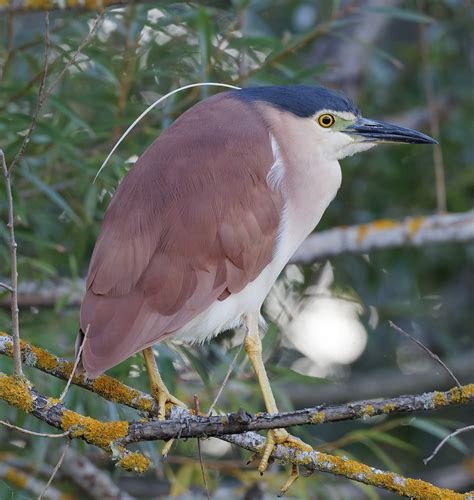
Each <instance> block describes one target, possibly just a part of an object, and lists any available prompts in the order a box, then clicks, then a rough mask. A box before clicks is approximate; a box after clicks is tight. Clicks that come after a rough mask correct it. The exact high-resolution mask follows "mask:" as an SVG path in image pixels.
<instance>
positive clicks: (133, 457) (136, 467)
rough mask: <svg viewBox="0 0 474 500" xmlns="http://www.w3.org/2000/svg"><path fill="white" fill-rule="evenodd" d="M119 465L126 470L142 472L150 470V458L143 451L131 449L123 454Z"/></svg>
mask: <svg viewBox="0 0 474 500" xmlns="http://www.w3.org/2000/svg"><path fill="white" fill-rule="evenodd" d="M117 465H119V466H120V467H122V468H123V469H125V470H128V471H131V472H138V473H139V474H142V473H143V472H146V471H147V470H148V467H149V466H150V460H148V458H147V457H145V455H142V454H141V453H137V452H132V451H129V452H127V453H125V454H124V455H123V457H122V458H121V459H120V460H119V461H118V462H117Z"/></svg>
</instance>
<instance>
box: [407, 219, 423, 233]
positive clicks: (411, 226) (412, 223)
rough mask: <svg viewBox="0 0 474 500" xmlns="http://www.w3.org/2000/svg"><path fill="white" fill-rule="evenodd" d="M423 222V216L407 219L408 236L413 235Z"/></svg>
mask: <svg viewBox="0 0 474 500" xmlns="http://www.w3.org/2000/svg"><path fill="white" fill-rule="evenodd" d="M423 222H425V218H424V217H414V218H413V219H410V220H409V221H408V234H409V236H410V237H411V236H414V235H415V234H416V233H417V232H418V229H420V227H421V226H422V225H423Z"/></svg>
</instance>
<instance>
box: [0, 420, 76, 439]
mask: <svg viewBox="0 0 474 500" xmlns="http://www.w3.org/2000/svg"><path fill="white" fill-rule="evenodd" d="M0 424H1V425H4V426H5V427H9V428H10V429H14V430H16V431H18V432H22V433H23V434H28V435H30V436H37V437H45V438H63V437H65V436H69V434H71V431H66V432H62V433H61V434H48V433H47V432H35V431H30V430H28V429H23V427H18V426H17V425H13V424H11V423H10V422H6V421H5V420H0Z"/></svg>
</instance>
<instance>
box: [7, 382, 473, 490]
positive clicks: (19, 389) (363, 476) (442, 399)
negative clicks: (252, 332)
mask: <svg viewBox="0 0 474 500" xmlns="http://www.w3.org/2000/svg"><path fill="white" fill-rule="evenodd" d="M420 397H421V398H422V401H424V403H423V406H422V408H423V409H432V408H435V407H439V406H438V405H440V406H446V405H448V404H451V403H452V402H455V404H459V403H465V402H469V401H473V400H474V385H471V386H465V387H464V388H463V390H462V391H460V390H459V389H458V388H454V389H452V390H451V391H450V392H449V393H444V394H443V393H439V395H438V396H435V397H431V398H430V397H429V396H428V397H427V395H424V396H420ZM0 399H3V400H4V401H6V402H7V403H8V404H10V405H12V406H15V407H17V408H19V409H21V410H23V411H26V412H28V413H31V414H32V415H34V416H35V417H36V418H38V419H39V420H42V421H43V422H45V423H47V424H48V425H50V426H53V427H55V428H57V429H62V430H71V434H70V435H69V437H71V438H73V439H82V440H84V441H86V442H87V443H89V444H93V445H95V446H98V447H99V448H101V449H103V450H104V451H106V452H107V453H108V454H109V455H111V456H112V458H114V459H115V460H117V464H118V465H120V466H121V467H123V468H124V469H126V470H133V471H136V472H144V471H145V470H147V468H148V466H149V460H148V459H147V458H146V457H145V456H144V455H142V454H141V453H138V452H130V451H128V450H126V449H125V447H124V443H129V442H137V441H143V440H150V439H154V437H153V436H152V435H151V434H150V433H149V432H148V431H147V429H148V430H149V429H150V428H149V425H150V424H154V423H155V424H156V425H155V428H156V429H157V430H158V432H159V429H160V428H163V429H164V433H162V434H165V435H169V433H168V432H167V431H166V428H167V427H170V425H171V426H175V427H174V430H176V431H177V433H176V434H174V436H175V437H185V436H194V437H197V435H196V432H195V431H196V426H195V425H194V423H195V422H196V423H197V424H199V423H202V422H204V423H205V426H206V429H210V426H209V425H207V422H212V423H213V425H214V426H216V428H217V429H218V430H217V431H216V432H213V431H209V430H206V432H205V433H203V434H201V435H200V436H201V437H205V436H209V435H216V436H220V437H221V438H224V439H225V440H226V441H228V442H231V443H234V444H236V445H238V446H240V447H242V448H245V449H247V450H250V451H253V452H256V453H261V452H262V450H263V447H264V443H265V438H263V437H261V436H259V435H258V434H256V433H254V432H242V429H248V428H257V427H258V429H259V430H260V429H269V428H276V427H281V425H282V422H283V420H284V419H286V421H287V422H290V420H288V419H289V418H290V417H289V415H290V414H278V415H262V416H255V415H248V414H246V413H244V412H241V413H238V414H235V415H228V416H225V417H221V416H218V417H199V416H193V415H191V413H190V412H188V411H187V410H184V409H182V408H176V407H174V408H173V410H172V412H171V420H168V421H154V422H146V421H145V422H143V421H140V422H126V421H117V422H106V423H104V422H100V421H98V420H95V419H93V418H91V417H84V416H82V415H79V414H78V413H75V412H73V411H71V410H68V409H67V408H65V406H64V405H62V404H61V403H59V402H57V400H54V399H51V398H47V397H45V396H43V395H42V394H40V393H39V392H38V391H36V390H35V389H34V388H33V387H31V386H30V385H28V384H27V383H26V382H24V381H23V380H21V379H18V378H14V377H9V376H7V375H4V374H1V373H0ZM386 410H387V411H388V412H391V411H392V410H393V407H391V406H390V407H387V408H386ZM304 411H305V410H302V412H304ZM364 411H369V413H370V415H373V414H375V413H373V412H372V410H371V409H370V408H368V407H367V408H366V409H365V410H364ZM387 411H385V412H384V413H386V412H387ZM293 413H295V412H293ZM358 416H359V417H361V416H363V415H358ZM305 420H307V419H305ZM292 421H295V420H292ZM323 421H324V416H323V418H320V417H319V410H318V413H317V414H315V415H313V416H312V418H311V419H310V421H309V422H308V423H313V424H318V423H322V422H323ZM223 422H224V423H223ZM255 422H260V425H256V424H255ZM140 427H142V428H143V432H142V430H140ZM222 429H223V430H224V432H226V433H227V432H228V431H231V432H235V433H236V435H234V436H229V435H225V436H222V435H221V430H222ZM130 436H133V440H132V439H130ZM138 436H139V439H137V437H138ZM155 436H156V434H155ZM272 456H273V458H274V459H275V460H278V461H282V462H291V463H293V464H298V465H301V466H304V467H306V468H308V469H310V470H318V471H321V472H329V473H331V474H336V475H340V476H344V477H347V478H349V479H353V480H355V481H359V482H362V483H364V484H369V485H372V486H377V487H380V488H384V489H386V490H389V491H393V492H395V493H397V494H399V495H403V496H407V497H413V498H420V499H422V498H443V499H449V498H453V499H458V498H459V499H461V498H465V499H467V498H468V496H467V494H466V495H463V494H460V493H455V492H453V491H450V490H445V489H441V488H437V487H436V486H433V485H431V484H429V483H426V482H424V481H421V480H416V479H409V478H405V477H403V476H400V475H398V474H395V473H392V472H384V471H380V470H378V469H375V468H373V467H369V466H367V465H364V464H361V463H359V462H356V461H354V460H349V459H347V458H346V457H336V456H333V455H328V454H326V453H322V452H318V451H314V450H313V451H311V452H308V451H303V450H301V449H298V448H296V447H292V448H291V447H285V446H282V445H278V446H277V447H276V450H275V452H274V453H273V455H272Z"/></svg>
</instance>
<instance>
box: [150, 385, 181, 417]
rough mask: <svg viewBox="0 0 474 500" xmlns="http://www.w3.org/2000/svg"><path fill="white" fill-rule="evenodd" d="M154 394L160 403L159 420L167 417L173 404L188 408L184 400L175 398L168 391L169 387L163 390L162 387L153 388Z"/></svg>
mask: <svg viewBox="0 0 474 500" xmlns="http://www.w3.org/2000/svg"><path fill="white" fill-rule="evenodd" d="M152 394H153V397H154V398H155V401H156V402H157V404H158V414H157V416H158V420H165V419H166V414H167V411H168V410H169V409H170V406H172V405H174V406H180V407H181V408H187V406H186V405H185V404H184V403H183V402H182V401H180V400H179V399H178V398H175V397H174V396H173V395H172V394H170V393H169V392H168V390H167V389H165V390H163V388H162V387H157V388H153V390H152Z"/></svg>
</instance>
